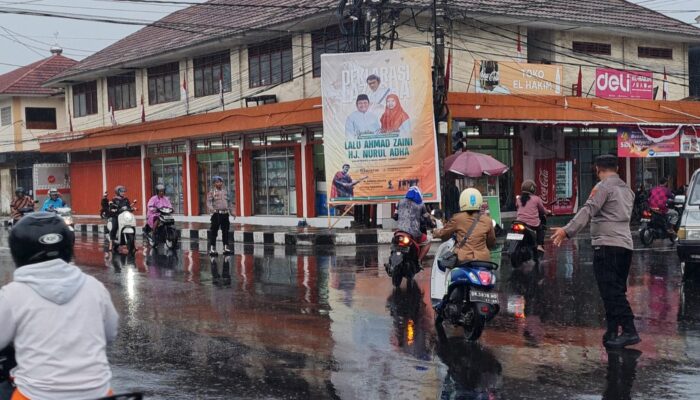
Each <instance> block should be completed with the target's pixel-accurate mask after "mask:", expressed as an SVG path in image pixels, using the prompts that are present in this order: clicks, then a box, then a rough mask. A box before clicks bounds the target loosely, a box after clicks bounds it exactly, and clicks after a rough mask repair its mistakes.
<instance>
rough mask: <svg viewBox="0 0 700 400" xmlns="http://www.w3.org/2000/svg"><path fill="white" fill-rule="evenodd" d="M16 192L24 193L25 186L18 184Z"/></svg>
mask: <svg viewBox="0 0 700 400" xmlns="http://www.w3.org/2000/svg"><path fill="white" fill-rule="evenodd" d="M15 194H24V188H23V187H22V186H18V187H17V189H15Z"/></svg>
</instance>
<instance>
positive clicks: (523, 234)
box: [503, 221, 539, 268]
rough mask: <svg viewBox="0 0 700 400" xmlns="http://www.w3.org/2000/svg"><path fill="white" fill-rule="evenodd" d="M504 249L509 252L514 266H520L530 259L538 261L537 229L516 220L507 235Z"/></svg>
mask: <svg viewBox="0 0 700 400" xmlns="http://www.w3.org/2000/svg"><path fill="white" fill-rule="evenodd" d="M503 250H504V251H505V252H506V253H507V254H508V257H509V258H510V263H511V265H512V266H513V268H518V267H519V266H521V265H522V264H523V263H525V262H527V261H530V260H534V261H535V262H537V261H538V259H539V252H538V251H537V231H535V230H534V229H531V228H530V227H528V226H527V225H525V224H524V223H522V222H520V221H514V222H513V224H512V225H511V227H510V232H509V233H508V235H506V242H505V245H504V246H503Z"/></svg>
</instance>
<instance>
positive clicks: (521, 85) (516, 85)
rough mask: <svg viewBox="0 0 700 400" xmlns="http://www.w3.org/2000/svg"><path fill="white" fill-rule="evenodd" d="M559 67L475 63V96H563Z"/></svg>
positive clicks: (503, 62)
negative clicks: (479, 94) (480, 94)
mask: <svg viewBox="0 0 700 400" xmlns="http://www.w3.org/2000/svg"><path fill="white" fill-rule="evenodd" d="M562 77H563V71H562V68H561V66H560V65H548V64H527V63H517V62H507V61H486V60H484V61H474V76H473V78H472V79H473V81H474V85H475V87H476V92H477V93H488V94H532V95H550V96H562V95H563V93H562V86H561V85H562V79H563V78H562Z"/></svg>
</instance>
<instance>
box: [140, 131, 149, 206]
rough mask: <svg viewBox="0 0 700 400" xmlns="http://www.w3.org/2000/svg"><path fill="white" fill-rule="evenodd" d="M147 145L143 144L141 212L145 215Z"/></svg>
mask: <svg viewBox="0 0 700 400" xmlns="http://www.w3.org/2000/svg"><path fill="white" fill-rule="evenodd" d="M146 179H147V178H146V145H143V144H142V145H141V214H142V215H143V216H144V217H145V216H146V212H147V211H148V210H147V208H148V207H147V204H148V203H146Z"/></svg>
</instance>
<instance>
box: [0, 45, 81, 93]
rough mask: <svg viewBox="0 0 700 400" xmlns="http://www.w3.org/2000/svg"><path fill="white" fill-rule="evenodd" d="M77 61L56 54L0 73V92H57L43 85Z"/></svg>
mask: <svg viewBox="0 0 700 400" xmlns="http://www.w3.org/2000/svg"><path fill="white" fill-rule="evenodd" d="M77 63H78V62H77V61H75V60H73V59H70V58H68V57H64V56H62V55H60V54H56V55H53V56H51V57H48V58H45V59H43V60H39V61H37V62H35V63H32V64H29V65H26V66H24V67H20V68H17V69H16V70H14V71H10V72H8V73H6V74H4V75H0V94H11V95H47V96H50V95H52V94H55V93H56V92H57V91H56V89H52V88H45V87H42V86H41V85H42V84H43V83H44V82H46V81H47V80H49V79H51V78H53V77H54V76H56V75H57V74H58V73H60V72H63V71H65V70H66V69H68V68H70V67H72V66H73V65H75V64H77Z"/></svg>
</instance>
